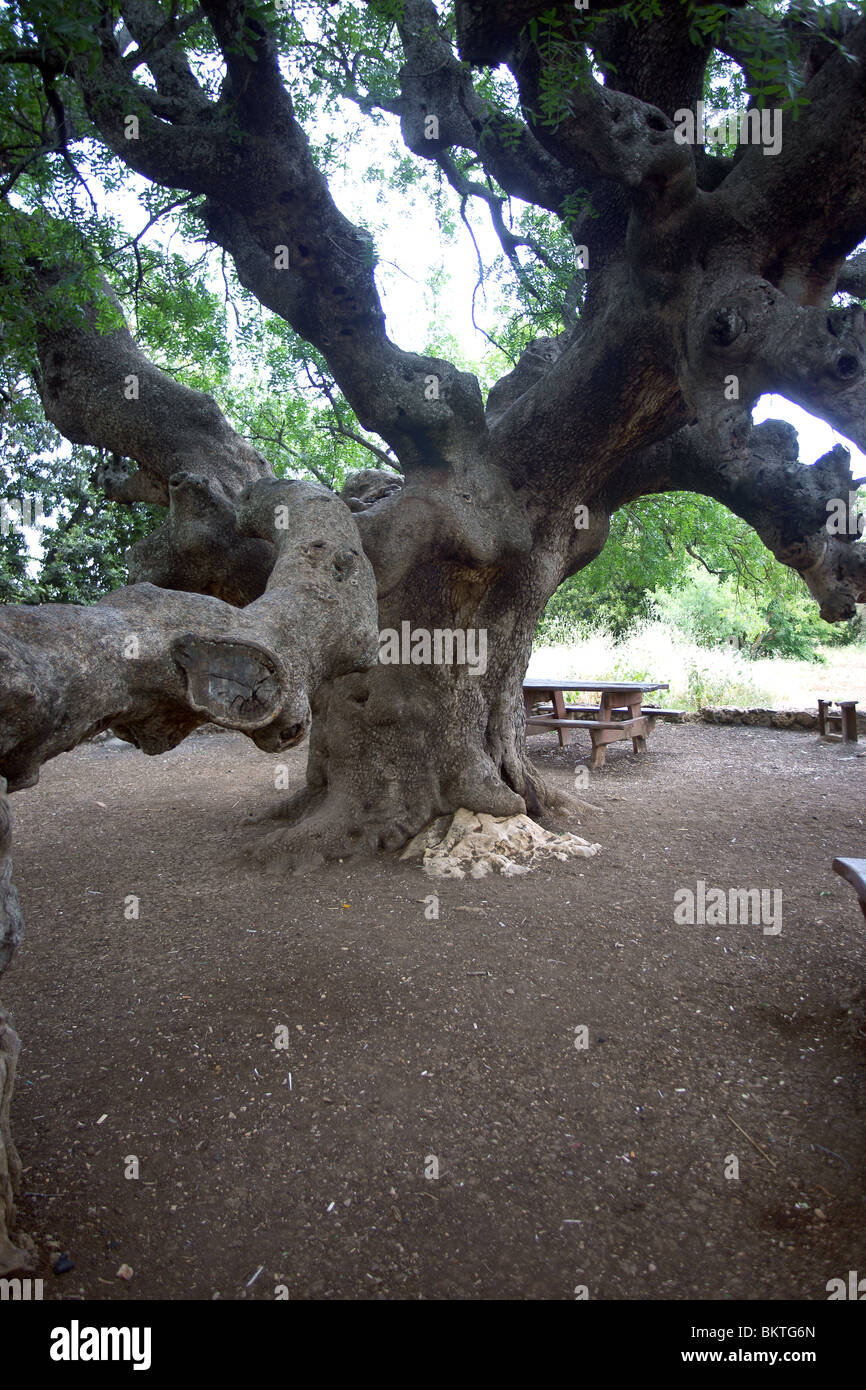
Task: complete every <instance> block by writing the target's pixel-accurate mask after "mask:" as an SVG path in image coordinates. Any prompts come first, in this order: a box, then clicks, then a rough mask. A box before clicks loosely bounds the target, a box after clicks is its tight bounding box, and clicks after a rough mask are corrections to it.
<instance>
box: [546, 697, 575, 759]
mask: <svg viewBox="0 0 866 1390" xmlns="http://www.w3.org/2000/svg"><path fill="white" fill-rule="evenodd" d="M551 694H552V695H553V715H554V718H555V719H567V718H568V710H567V709H566V708H565V696H564V695H563V693H562V691H561V690H553V691H551ZM556 732H557V733H558V734H559V746H560V748H563V747H564V746H565V744H567V743H573V742H574V733H575V731H574V730H572V729H563V728H559V729H557V731H556Z"/></svg>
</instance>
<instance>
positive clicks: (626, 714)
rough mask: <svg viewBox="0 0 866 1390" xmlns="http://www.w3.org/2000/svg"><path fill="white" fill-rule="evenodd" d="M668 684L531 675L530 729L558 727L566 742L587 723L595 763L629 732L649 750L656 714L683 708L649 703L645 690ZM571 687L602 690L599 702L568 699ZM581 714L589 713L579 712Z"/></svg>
mask: <svg viewBox="0 0 866 1390" xmlns="http://www.w3.org/2000/svg"><path fill="white" fill-rule="evenodd" d="M668 688H669V687H668V685H667V684H666V683H665V682H663V681H579V680H578V681H563V680H542V679H539V678H537V677H528V678H527V679H526V680H524V682H523V704H524V708H525V710H526V732H527V734H530V733H536V732H539V731H541V730H542V729H555V730H556V732H557V734H558V735H559V742H560V744H561V745H564V744H568V743H571V742H572V741H573V738H572V736H573V734H574V732H575V731H576V730H577V729H588V730H589V736H590V739H591V740H592V753H591V754H590V759H589V765H590V767H591V768H593V769H595V768H600V767H603V766H604V759H605V752H606V749H607V745H608V744H609V743H616V742H618V741H619V740H620V739H625V738H630V739H631V741H632V747H633V749H634V751H635V752H636V753H645V752H646V740H647V735H648V734H650V733H652V731H653V729H654V728H655V721H656V719H657V718H658V717H660V716H662V715H677V714H680V713H681V711H680V710H662V709H658V708H656V707H653V706H644V704H643V697H644V695H646V694H648V693H649V692H651V691H653V690H667V689H668ZM566 691H580V692H582V693H584V694H598V695H600V696H601V699H600V701H599V703H598V704H597V705H582V704H574V703H566V700H565V692H566ZM539 706H541V707H542V708H541V709H539ZM548 709H549V710H550V713H549V714H548ZM582 714H585V715H588V716H589V717H588V718H586V719H581V718H579V716H580V715H582Z"/></svg>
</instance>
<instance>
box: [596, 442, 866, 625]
mask: <svg viewBox="0 0 866 1390" xmlns="http://www.w3.org/2000/svg"><path fill="white" fill-rule="evenodd" d="M617 480H618V482H619V484H620V486H621V487H622V488H623V495H622V499H621V500H622V501H625V500H627V498H628V497H629V496H640V495H643V494H646V493H648V492H665V491H668V490H671V491H680V490H683V489H685V490H687V491H690V492H699V493H703V494H705V495H706V496H708V497H714V498H715V499H716V500H717V501H719V502H723V503H724V504H725V506H727V507H730V509H731V511H732V512H735V513H736V514H737V516H741V517H742V518H743V519H744V520H745V521H747V522H748V523H749V525H750V526H752V527H754V529H755V530H756V531H757V533H758V535H759V536H760V537H761V539H762V540H763V542H764V544H765V545H766V546H767V547H768V549H769V550H771V551H772V553H773V554H774V555H775V557H776V559H777V560H780V561H781V562H782V564H784V565H788V566H789V567H790V568H791V569H793V570H796V571H797V573H798V574H800V575H802V577H803V579H804V580H805V582H806V584H807V586H808V588H809V590H810V592H811V593H812V595H813V597H814V598H815V599H816V600H817V601H818V603H819V605H820V611H821V617H822V618H824V619H825V620H826V621H827V622H838V621H839V620H840V619H843V618H850V617H853V616H854V613H855V611H856V610H855V605H856V604H857V603H864V602H866V544H864V543H863V542H862V541H860V540H859V539H858V536H859V532H858V530H857V528H856V527H850V526H848V525H847V522H846V525H845V526H844V527H840V526H838V525H837V524H835V523H836V521H837V519H838V517H839V515H840V513H841V512H842V511H844V513H845V515H846V519H847V517H848V515H849V504H850V498H851V496H852V495H853V494H856V487H857V480H856V479H855V478H854V477H853V475H852V471H851V463H850V455H849V453H848V450H847V449H844V448H842V447H841V446H840V445H837V446H836V447H835V448H833V449H831V450H830V452H829V453H827V454H825V455H824V457H823V458H821V459H819V460H818V462H817V463H815V464H814V465H812V466H811V467H807V466H806V465H804V464H802V463H800V461H799V459H798V445H797V432H796V430H795V429H794V428H793V426H791V425H789V424H787V423H785V422H784V421H781V420H767V421H765V422H764V423H763V424H762V425H758V426H757V427H756V428H755V429H753V430H752V432H751V434H750V437H749V441H748V449H747V451H746V452H745V453H744V455H743V456H742V457H740V458H737V459H731V458H729V457H725V456H723V455H721V454H720V453H719V452H718V450H717V449H715V448H714V447H713V445H712V443H711V442H710V441H708V440H707V439H706V438H705V436H704V435H703V434H702V433H701V432H700V430H699V429H697V428H696V427H695V426H689V427H687V428H686V429H683V430H680V431H679V432H678V433H677V434H675V435H674V436H672V438H670V439H666V440H664V441H663V442H662V443H659V444H656V445H655V446H653V447H652V448H650V449H647V450H646V451H644V452H643V453H641V454H640V455H637V456H632V457H631V458H629V459H626V460H624V461H623V464H622V467H621V468H620V470H618V474H617ZM614 481H615V480H614V479H613V478H612V479H611V483H612V484H613V483H614Z"/></svg>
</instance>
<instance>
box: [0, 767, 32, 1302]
mask: <svg viewBox="0 0 866 1390" xmlns="http://www.w3.org/2000/svg"><path fill="white" fill-rule="evenodd" d="M11 848H12V816H11V812H10V810H9V802H8V799H7V797H6V783H5V781H4V779H3V778H2V777H0V975H2V974H3V971H4V970H5V969H6V967H7V966H8V964H9V962H10V961H11V959H12V956H13V955H14V953H15V949H16V947H17V945H18V943H19V941H20V940H21V932H22V929H23V922H22V920H21V912H20V909H19V907H18V895H17V893H16V891H15V888H14V886H13V883H12V858H11V854H10V851H11ZM19 1050H20V1043H19V1041H18V1035H17V1033H16V1032H15V1030H14V1028H13V1027H12V1024H11V1022H10V1020H9V1016H8V1014H7V1013H6V1011H5V1010H4V1009H3V1007H2V1005H0V1275H6V1274H10V1273H11V1272H12V1271H13V1270H16V1269H31V1268H32V1267H33V1256H32V1244H31V1242H30V1241H29V1240H28V1239H27V1237H21V1236H18V1237H15V1238H13V1234H12V1232H13V1228H14V1225H15V1195H16V1193H17V1191H18V1189H19V1186H20V1182H21V1160H20V1159H19V1157H18V1151H17V1149H16V1148H15V1145H14V1143H13V1141H12V1129H11V1109H12V1094H13V1091H14V1089H15V1067H16V1064H17V1061H18V1053H19Z"/></svg>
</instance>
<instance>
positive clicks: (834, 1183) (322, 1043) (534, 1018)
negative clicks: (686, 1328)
mask: <svg viewBox="0 0 866 1390" xmlns="http://www.w3.org/2000/svg"><path fill="white" fill-rule="evenodd" d="M530 746H531V748H532V750H533V755H534V756H535V757H536V758H537V761H538V762H539V764H540V765H541V766H542V767H543V768H544V769H545V770H546V771H547V772H548V773H549V774H550V775H551V776H552V777H553V779H554V780H557V781H558V782H559V783H560V785H561V786H562V787H563V788H564V789H567V788H569V787H570V786H571V784H572V780H573V773H574V769H575V767H576V766H581V765H584V764H585V762H586V755H587V752H588V746H587V747H584V746H583V744H581V745H580V746H579V747H578V748H576V749H575V748H569V749H564V750H560V749H558V747H557V745H556V742H555V739H554V738H553V736H551V735H543V736H540V737H537V738H534V739H532V740H531V744H530ZM280 760H282V761H284V762H285V761H286V755H282V759H280V758H278V757H276V756H274V757H271V756H269V755H266V754H263V753H261V752H259V751H258V750H257V749H255V748H254V747H253V746H252V745H251V744H250V743H248V742H247V741H246V740H245V739H243V738H242V737H240V736H238V735H232V734H218V735H213V736H208V737H201V738H194V739H190V740H187V742H186V743H184V744H182V745H181V746H180V747H179V748H177V749H175V750H174V751H173V752H171V753H168V754H166V755H164V756H161V757H158V758H145V757H143V756H142V755H141V754H139V753H138V752H136V751H135V750H134V749H132V748H130V747H128V746H125V745H118V744H102V745H88V746H84V747H81V748H79V749H76V750H75V752H73V753H71V754H68V755H65V756H63V757H60V758H58V759H56V760H55V761H54V762H52V763H50V764H49V765H48V766H47V767H46V768H45V769H44V771H43V774H42V780H41V782H40V784H39V786H38V787H35V788H32V789H29V790H27V791H23V792H21V793H18V794H16V796H15V797H14V798H13V803H12V804H13V811H14V812H15V815H16V836H15V874H16V881H17V884H18V889H19V894H20V897H21V901H22V905H23V909H24V912H25V917H26V923H27V935H26V937H25V941H24V944H23V946H22V948H21V950H20V952H19V954H18V957H17V959H16V962H15V964H14V966H13V967H12V969H11V970H10V971H9V973H8V974H7V975H6V976H4V979H3V999H4V1003H5V1004H6V1006H7V1007H8V1008H9V1009H10V1010H11V1012H12V1016H13V1019H14V1022H15V1024H16V1027H17V1029H18V1031H19V1033H20V1035H21V1038H22V1042H23V1048H24V1050H23V1052H22V1057H21V1066H20V1072H19V1084H18V1091H17V1094H16V1099H15V1102H14V1106H13V1123H14V1127H15V1133H16V1137H17V1141H18V1145H19V1149H20V1151H21V1155H22V1159H23V1162H24V1165H25V1170H26V1171H25V1188H24V1194H23V1196H22V1199H21V1202H20V1216H21V1224H22V1226H23V1227H24V1229H26V1230H29V1231H31V1233H32V1234H33V1235H34V1237H35V1239H36V1240H37V1243H38V1245H39V1248H40V1252H41V1260H42V1264H41V1267H40V1269H39V1270H37V1273H38V1274H42V1275H43V1276H44V1277H45V1278H46V1279H47V1281H48V1282H47V1284H46V1297H50V1298H56V1299H77V1298H82V1297H86V1298H104V1299H120V1300H132V1301H135V1300H138V1299H150V1298H166V1297H169V1298H173V1299H211V1298H215V1297H220V1298H223V1299H242V1298H246V1299H272V1298H274V1297H281V1296H286V1295H287V1296H289V1297H291V1298H293V1299H297V1298H353V1299H357V1298H370V1299H394V1298H410V1299H418V1298H427V1299H430V1298H437V1299H444V1298H472V1299H479V1298H480V1299H490V1298H521V1299H527V1298H528V1299H570V1298H574V1297H575V1291H576V1290H581V1289H584V1288H585V1289H586V1291H587V1293H588V1296H589V1297H590V1298H607V1299H630V1300H631V1299H672V1300H677V1299H680V1300H685V1299H697V1298H701V1299H703V1298H709V1299H722V1298H731V1299H767V1298H769V1299H782V1298H795V1299H805V1300H811V1299H817V1300H824V1299H826V1296H827V1295H826V1284H827V1281H828V1280H829V1279H831V1278H835V1277H846V1276H847V1271H848V1270H849V1269H859V1270H861V1271H864V1270H866V1249H864V1243H866V1241H864V1227H866V1222H864V1214H866V1213H864V1196H866V1189H864V1159H866V1134H864V1118H863V1117H864V1080H866V1039H864V1037H863V1036H862V1035H860V1034H858V1032H857V1031H856V1028H855V1027H854V1026H853V1024H852V1020H851V1018H850V1016H847V1015H846V1014H845V1012H844V1009H843V1004H844V1001H845V999H846V996H847V995H849V994H850V992H851V990H852V988H854V987H856V986H858V985H862V984H864V983H866V934H864V922H863V919H862V917H861V915H860V913H859V911H858V909H857V905H856V900H855V897H854V894H853V892H852V890H851V889H850V887H849V886H848V885H847V884H845V883H843V882H842V881H841V880H840V879H838V878H837V877H836V876H835V875H834V874H833V873H832V872H831V868H830V865H831V861H832V859H833V857H834V856H835V855H837V854H843V855H855V856H863V855H864V854H866V831H864V819H866V797H864V774H866V751H864V750H862V749H861V750H860V752H859V753H858V752H857V751H856V750H845V749H842V748H841V747H840V746H839V745H828V744H822V743H821V742H820V741H819V740H818V738H817V737H816V736H815V735H814V734H810V733H797V732H791V733H788V732H775V731H772V730H768V729H762V728H753V729H744V728H717V727H713V726H707V725H682V726H673V725H671V726H667V725H661V726H659V728H658V729H657V730H656V732H655V734H654V735H653V737H652V738H651V740H650V751H649V754H648V755H647V756H646V757H645V758H636V757H634V756H633V755H632V754H631V751H630V747H629V745H626V744H620V745H615V746H614V747H613V748H612V749H610V751H609V752H608V759H607V766H606V767H605V769H604V770H603V771H602V772H600V773H597V774H591V781H590V788H589V791H588V792H586V793H584V795H585V796H586V797H587V798H588V799H589V800H590V801H591V802H593V803H595V804H596V805H597V806H598V807H599V810H598V812H597V813H585V814H584V816H583V817H582V818H581V819H580V820H571V821H568V822H567V823H566V822H565V821H561V822H560V823H559V824H558V825H557V827H556V828H559V829H572V830H575V831H577V832H578V833H580V834H583V835H585V836H586V837H587V838H588V839H592V840H594V841H595V840H597V841H599V842H600V843H601V845H602V850H601V852H600V854H599V855H598V856H597V857H596V858H594V859H590V860H586V861H580V862H577V861H572V862H570V863H567V864H561V863H554V864H553V865H552V866H551V867H549V868H544V869H540V870H538V871H537V872H536V873H534V874H532V875H529V876H527V877H526V878H523V879H516V880H515V879H509V880H505V879H499V878H497V879H495V880H491V879H486V880H482V881H478V882H476V881H466V882H438V883H437V882H431V881H430V880H427V879H426V878H425V877H424V876H423V874H422V872H421V871H420V869H419V868H418V866H417V864H411V865H410V864H401V863H399V862H397V861H396V860H395V859H393V858H382V859H381V860H378V861H375V862H370V861H366V862H360V863H359V862H351V863H344V864H335V865H333V866H330V867H329V868H327V869H324V870H321V871H318V872H316V873H315V874H312V875H307V876H306V877H293V878H281V877H278V876H276V875H267V874H263V873H262V871H261V870H259V869H257V868H255V869H254V868H252V867H251V865H250V863H249V861H248V860H247V859H246V858H245V856H244V853H243V850H244V846H245V845H246V844H247V843H248V842H249V839H250V837H251V836H252V835H254V834H255V833H257V832H256V831H254V830H251V829H249V828H243V827H242V826H241V824H240V822H241V819H242V817H243V816H244V815H245V814H246V813H247V812H248V811H250V810H261V809H263V808H264V807H265V806H266V805H267V804H268V803H270V802H276V800H277V793H275V791H274V790H273V787H274V771H273V765H274V764H275V763H276V762H278V761H280ZM289 762H290V766H291V769H292V773H293V775H294V776H295V777H296V779H297V781H298V782H300V780H301V778H302V776H303V764H304V752H303V750H299V751H297V752H294V753H292V754H291V755H289ZM699 880H703V881H704V882H705V883H706V884H707V885H708V887H713V886H717V887H722V888H724V889H725V890H726V891H727V890H728V889H730V888H732V887H741V888H763V889H769V890H779V891H781V893H782V904H783V926H782V931H781V932H780V933H779V934H777V935H774V934H769V933H765V932H764V930H763V925H762V924H761V923H742V924H739V925H738V924H726V925H716V926H712V925H699V924H696V925H687V924H678V923H677V922H676V921H675V920H674V903H675V898H674V895H675V893H676V892H677V890H680V889H683V888H691V889H693V890H695V891H697V887H696V885H697V882H698V881H699ZM431 894H436V895H437V897H438V918H433V917H432V913H433V911H434V908H433V905H432V904H431V902H430V900H429V895H431ZM134 899H137V903H136V902H135V901H134ZM768 901H770V902H772V899H770V900H768ZM136 911H137V916H135V915H134V914H135V912H136ZM583 1029H585V1030H586V1032H585V1033H583V1032H582V1031H580V1030H583ZM584 1038H585V1039H586V1041H587V1043H588V1045H587V1046H586V1047H581V1046H579V1044H580V1043H581V1041H582V1040H583V1039H584ZM281 1044H285V1045H281ZM576 1044H577V1045H576ZM737 1168H738V1176H733V1174H734V1171H735V1169H737ZM437 1171H438V1176H436V1175H435V1174H436V1173H437ZM136 1173H137V1176H135V1175H136ZM61 1252H62V1253H65V1254H67V1255H68V1256H69V1259H70V1260H71V1262H72V1263H73V1264H74V1268H73V1269H71V1270H69V1271H68V1272H67V1273H63V1274H54V1273H53V1272H52V1266H53V1264H54V1262H55V1261H56V1259H57V1256H58V1254H59V1253H61ZM123 1264H127V1265H128V1266H130V1267H131V1269H132V1271H133V1275H132V1278H131V1279H128V1280H126V1279H121V1278H118V1276H117V1271H118V1269H119V1268H120V1266H121V1265H123Z"/></svg>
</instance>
